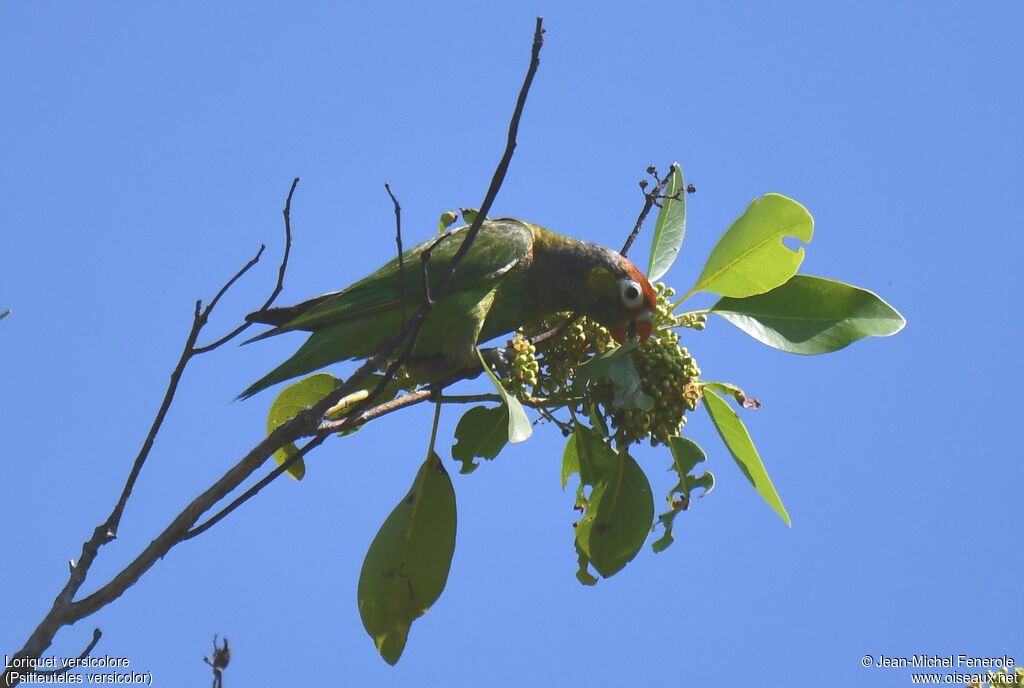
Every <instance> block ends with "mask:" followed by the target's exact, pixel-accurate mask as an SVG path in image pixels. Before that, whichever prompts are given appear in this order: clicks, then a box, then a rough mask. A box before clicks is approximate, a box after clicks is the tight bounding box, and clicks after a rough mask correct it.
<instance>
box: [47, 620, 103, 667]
mask: <svg viewBox="0 0 1024 688" xmlns="http://www.w3.org/2000/svg"><path fill="white" fill-rule="evenodd" d="M102 637H103V631H101V630H100V629H98V628H94V629H92V640H90V641H89V644H88V645H86V646H85V649H84V650H82V653H81V654H79V655H78V659H85V658H86V657H88V656H89V653H90V652H92V651H93V649H94V648H95V647H96V644H97V643H98V642H100V638H102ZM73 666H74V665H73V664H68V665H67V666H63V667H60V668H59V669H48V670H46V671H36V672H35V674H36V675H37V676H60V675H61V674H66V673H68V672H69V671H71V669H72V667H73Z"/></svg>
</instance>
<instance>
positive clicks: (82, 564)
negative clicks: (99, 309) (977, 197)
mask: <svg viewBox="0 0 1024 688" xmlns="http://www.w3.org/2000/svg"><path fill="white" fill-rule="evenodd" d="M543 35H544V30H543V19H542V18H540V17H538V18H537V21H536V26H535V30H534V38H533V48H532V52H531V59H530V66H529V68H528V70H527V74H526V78H525V79H524V82H523V85H522V88H521V89H520V92H519V97H518V99H517V101H516V106H515V110H514V112H513V115H512V119H511V121H510V123H509V130H508V137H507V142H506V146H505V152H504V155H503V156H502V158H501V160H500V162H499V163H498V166H497V168H496V169H495V172H494V175H493V177H492V179H491V184H490V186H489V187H488V190H487V194H486V196H485V197H484V202H483V203H482V204H481V206H480V212H479V214H478V216H477V218H476V219H475V220H474V222H473V223H472V226H471V227H470V228H469V230H468V231H467V232H466V235H465V238H464V239H463V241H462V244H461V245H460V246H459V248H458V250H457V251H456V252H455V254H454V256H453V257H452V259H451V260H450V261H449V262H448V264H447V265H446V266H445V268H444V270H443V271H442V272H441V274H440V275H439V278H438V281H437V283H436V284H434V285H433V292H434V294H440V293H442V292H443V291H444V289H445V287H446V286H447V284H448V282H449V281H450V280H451V278H452V275H454V273H455V271H456V269H457V268H458V266H459V264H460V263H461V262H462V260H463V259H464V258H465V256H466V254H467V253H468V252H469V249H470V247H471V246H472V244H473V241H474V240H475V239H476V236H477V234H479V232H480V228H481V227H482V224H483V220H484V218H486V216H487V213H488V212H489V210H490V208H491V205H492V204H493V202H494V199H495V197H496V196H497V193H498V191H499V189H500V188H501V185H502V183H503V181H504V178H505V175H506V173H507V171H508V167H509V164H510V163H511V158H512V154H513V152H514V150H515V147H516V135H517V133H518V130H519V122H520V120H521V118H522V114H523V109H524V106H525V103H526V98H527V94H528V93H529V89H530V85H531V84H532V82H533V77H534V75H535V74H536V71H537V67H538V65H539V63H540V50H541V47H542V45H543ZM297 183H298V179H297V178H296V179H295V180H294V181H293V182H292V186H291V189H290V190H289V193H288V198H287V201H286V203H285V208H284V211H283V214H284V219H285V230H286V236H287V240H286V246H285V254H284V259H283V260H282V263H281V268H280V270H279V276H278V283H277V286H276V287H275V289H274V291H273V292H272V293H271V295H270V298H268V300H267V302H266V303H265V304H264V306H263V308H264V309H265V308H267V307H268V306H269V305H270V304H271V303H272V302H273V300H274V299H275V298H276V297H277V295H278V294H279V293H280V291H281V288H282V286H283V281H284V274H285V269H286V267H287V260H288V253H289V250H290V246H291V226H290V213H291V199H292V194H293V193H294V191H295V186H296V184H297ZM253 264H255V262H253ZM249 267H251V265H249V266H246V267H244V268H243V269H242V270H240V271H239V273H236V276H235V277H233V278H232V279H231V280H229V284H228V285H226V286H225V287H224V288H223V289H222V290H221V292H218V294H217V295H216V296H215V297H214V299H213V301H211V303H210V305H209V306H208V307H207V308H206V309H205V310H204V309H202V303H201V302H199V301H197V302H196V305H195V312H194V316H193V325H192V328H191V330H190V332H189V336H188V338H187V340H186V344H185V347H184V349H183V352H182V355H181V358H180V359H179V362H178V365H177V366H176V367H175V369H174V371H173V373H172V376H171V382H170V384H169V385H168V389H167V392H166V393H165V396H164V401H163V403H162V404H161V407H160V410H159V411H158V412H157V417H156V419H155V420H154V423H153V425H152V427H151V429H150V432H149V434H148V435H147V437H146V440H145V442H144V443H143V448H142V450H141V451H140V452H139V456H138V457H137V458H136V461H135V463H134V464H133V466H132V470H131V472H130V474H129V477H128V480H127V482H126V484H125V488H124V490H123V491H122V496H121V498H120V499H119V500H118V503H117V505H115V507H114V511H113V512H112V513H111V517H110V518H108V519H107V521H105V522H104V523H103V524H101V525H100V526H99V527H97V528H96V530H95V531H94V533H93V536H92V538H91V539H90V540H89V541H87V542H86V543H85V544H84V545H83V553H82V557H81V558H80V560H79V562H78V564H77V565H73V566H72V567H71V574H70V577H69V580H68V583H67V584H66V585H65V586H64V588H63V589H62V590H61V592H60V593H59V594H58V596H57V598H56V599H55V600H54V603H53V605H52V607H51V609H50V611H49V612H48V613H47V614H46V616H45V617H44V618H43V620H42V621H41V622H40V623H39V625H38V626H37V627H36V629H35V630H34V631H33V633H32V634H31V635H30V636H29V638H28V640H27V641H26V643H25V645H24V646H23V647H22V648H21V650H19V651H18V652H17V653H15V655H14V658H15V659H22V658H38V657H39V656H40V655H41V654H42V653H43V652H44V651H45V650H46V648H48V647H49V646H50V645H51V643H52V642H53V638H54V636H55V635H56V633H57V631H59V630H60V629H61V628H62V627H64V626H67V625H71V624H73V623H75V622H77V621H79V620H80V619H82V618H84V617H86V616H89V615H90V614H93V613H95V612H96V611H97V610H99V609H101V608H102V607H104V606H106V605H107V604H109V603H110V602H112V601H113V600H115V599H117V598H118V597H120V596H121V595H122V594H123V593H124V592H125V591H126V590H127V589H128V588H129V587H131V586H132V585H133V584H134V583H135V582H136V581H138V580H139V578H140V577H141V576H142V575H143V574H144V573H145V572H146V571H148V570H149V569H150V568H151V567H152V566H153V565H154V564H155V563H156V562H157V561H158V560H159V559H160V558H162V557H163V556H164V555H166V554H167V552H168V551H170V549H171V548H173V547H174V546H175V545H177V544H179V543H180V542H183V541H184V540H186V539H189V537H190V535H189V533H190V532H192V530H193V527H194V526H195V524H196V522H197V521H198V520H199V518H200V517H201V516H202V515H203V514H204V513H206V512H207V511H208V510H209V509H211V508H212V507H213V506H214V505H216V504H217V503H218V502H220V501H221V500H222V499H224V498H225V497H226V496H227V495H228V494H230V493H231V492H232V491H233V490H235V489H236V488H237V487H238V486H239V485H240V484H241V483H242V482H243V481H245V480H246V479H247V478H248V477H249V476H250V475H252V474H253V473H254V472H255V471H256V470H257V469H258V468H259V467H260V466H262V465H263V463H264V462H266V460H267V459H268V458H269V457H270V456H271V455H272V454H273V453H274V452H275V451H276V450H277V449H279V448H281V447H282V446H284V445H286V444H288V443H290V442H294V441H295V440H296V439H298V438H299V437H302V436H310V435H314V438H313V439H312V440H311V441H310V442H309V443H307V445H306V446H305V447H303V449H304V450H305V451H309V450H310V449H312V448H314V447H315V446H317V445H319V444H320V443H321V442H323V441H324V440H325V439H326V437H327V436H328V435H329V433H330V430H326V429H322V428H320V427H319V426H320V421H321V419H322V417H323V414H324V413H325V412H326V411H327V410H328V409H330V408H331V407H333V406H334V405H335V404H336V403H337V402H338V401H339V400H341V399H342V398H344V397H345V396H347V395H348V394H351V393H352V392H353V391H354V390H355V388H356V387H357V386H358V385H360V384H362V383H363V382H364V381H365V380H366V379H367V377H368V376H369V375H370V374H371V373H373V372H374V371H375V370H378V369H380V367H381V366H382V365H383V363H384V362H385V361H387V360H389V359H390V358H391V356H392V355H393V354H394V352H395V351H396V350H397V349H398V347H399V346H401V344H402V342H404V341H407V340H414V339H415V336H416V334H417V333H418V332H419V329H420V328H421V327H422V324H423V321H424V319H425V318H426V316H427V314H428V313H429V311H430V308H431V304H430V303H429V301H427V302H425V303H424V304H422V305H421V306H420V307H419V308H418V309H417V311H416V312H415V313H414V314H413V316H412V317H411V318H410V319H409V320H408V321H407V322H406V323H405V324H404V326H403V327H402V328H401V330H400V332H398V333H397V335H396V336H395V337H394V339H393V340H392V341H391V342H389V344H388V345H387V346H385V347H384V348H383V349H381V350H380V351H379V352H378V353H377V354H375V355H374V356H373V357H371V358H370V359H369V360H367V361H366V362H365V363H364V364H363V365H362V366H361V367H360V368H359V369H358V370H356V372H355V373H354V374H353V375H352V376H350V377H349V378H348V379H347V380H346V381H345V382H344V383H343V384H342V385H340V386H339V388H338V389H337V390H335V391H334V392H332V393H331V394H329V395H327V396H326V397H325V398H324V399H322V400H321V401H319V402H318V403H316V404H314V405H313V406H311V407H309V408H307V409H305V410H304V411H302V412H300V413H299V414H298V415H296V417H295V418H293V419H292V420H290V421H288V422H286V423H284V424H282V425H281V426H279V427H278V428H277V429H275V430H274V431H273V432H271V433H270V434H269V435H268V436H267V437H266V438H264V439H263V440H262V441H260V442H259V443H258V444H257V445H256V446H255V447H253V448H252V449H251V450H250V451H249V452H248V453H247V454H246V455H245V456H244V457H242V458H241V459H240V460H239V461H238V462H237V463H236V464H235V465H234V466H232V467H231V468H229V469H228V470H227V472H226V473H225V474H224V475H223V476H221V478H219V479H218V480H217V481H216V482H214V483H213V485H211V486H210V487H209V488H207V489H206V490H205V491H204V492H203V493H202V494H200V495H199V496H197V497H196V498H195V499H193V500H192V501H191V502H190V503H189V504H188V505H187V506H186V507H185V508H184V509H183V510H182V511H181V512H180V513H179V514H178V515H177V516H175V517H174V519H173V520H172V521H171V523H170V524H168V525H167V527H166V528H164V530H163V531H162V532H161V533H160V534H159V535H157V537H156V538H155V539H154V540H152V541H151V542H150V544H149V545H148V546H147V547H146V548H145V549H143V551H142V552H141V553H139V555H138V556H137V557H136V558H135V559H134V560H133V561H132V562H130V563H129V564H128V565H127V566H126V567H125V568H124V569H122V570H121V571H120V572H119V573H117V574H116V575H115V576H114V577H113V578H112V579H111V580H110V581H108V582H107V583H106V584H105V585H103V586H101V587H100V588H99V589H97V590H96V591H95V592H93V593H92V594H90V595H88V596H87V597H85V598H83V599H81V600H77V601H73V600H74V596H75V595H76V593H77V592H78V590H79V589H80V588H81V586H82V584H83V583H84V581H85V577H86V574H87V573H88V569H89V567H90V566H91V564H92V562H93V560H94V559H95V557H96V553H97V552H98V550H99V548H100V546H102V545H103V544H105V543H107V542H110V541H111V540H112V539H113V538H114V537H115V536H116V532H117V527H118V525H119V524H120V520H121V516H122V515H123V512H124V508H125V505H126V504H127V501H128V498H129V497H130V495H131V491H132V488H133V487H134V484H135V482H136V480H137V479H138V475H139V473H140V471H141V469H142V466H143V464H144V463H145V461H146V457H148V455H149V451H150V449H151V448H152V445H153V442H154V440H155V438H156V434H157V432H158V431H159V429H160V426H161V425H162V423H163V420H164V417H165V416H166V413H167V410H168V408H169V407H170V403H171V401H172V400H173V397H174V393H175V391H176V390H177V385H178V382H179V381H180V379H181V376H182V374H183V372H184V369H185V366H186V365H187V363H188V362H189V360H190V359H191V358H192V357H193V356H194V355H196V354H199V353H205V352H207V351H210V350H213V349H215V348H217V347H218V346H220V345H222V344H223V343H225V342H227V341H228V340H230V339H231V338H233V337H234V336H237V335H238V334H239V333H240V332H242V331H243V330H244V329H245V328H246V327H247V326H248V323H246V324H245V325H242V326H240V327H238V328H236V330H235V331H233V332H231V333H229V334H228V335H226V336H225V337H222V338H221V339H220V340H217V341H215V342H213V343H212V344H210V345H207V346H204V347H198V348H197V347H196V346H195V344H196V340H197V337H198V334H199V332H200V330H201V329H202V328H203V326H204V325H205V324H206V322H207V320H208V317H209V315H210V311H211V310H212V307H213V306H214V305H215V304H216V302H217V301H218V300H219V298H220V296H221V295H222V293H223V292H226V290H227V288H229V287H230V286H231V285H232V284H233V283H234V282H235V281H236V280H237V279H238V278H239V277H241V275H242V274H244V272H245V271H247V270H248V269H249ZM400 359H401V357H399V359H396V360H395V361H393V362H392V364H393V365H392V366H389V372H390V375H391V378H392V379H393V375H394V373H395V372H397V366H395V365H394V363H399V362H400ZM387 381H388V378H387V376H386V377H385V384H386V382H387ZM382 389H383V386H382V385H378V389H377V390H375V395H376V394H379V392H380V391H381V390H382ZM433 394H434V392H433V391H427V392H426V394H425V395H424V396H423V397H422V399H426V398H429V397H430V396H431V395H433ZM409 396H410V397H413V398H415V399H416V400H417V401H418V400H422V399H421V398H420V397H418V396H415V393H414V395H409ZM372 399H373V396H370V397H368V399H367V403H369V402H372ZM410 403H414V402H413V401H410V402H407V405H408V404H410ZM385 407H387V404H381V405H380V406H379V407H377V409H376V413H377V415H376V416H372V415H371V414H370V413H369V412H367V413H364V412H363V411H362V410H361V409H358V408H356V409H353V411H352V412H351V413H350V414H348V416H347V419H349V422H351V423H353V424H355V422H356V421H352V420H351V419H353V418H358V422H366V421H367V420H369V419H370V418H371V417H379V416H380V415H384V413H387V412H390V410H395V409H397V408H399V406H397V405H393V406H392V407H391V408H390V410H387V409H385ZM356 414H358V415H356ZM296 460H297V459H296ZM279 469H281V470H280V472H283V470H286V467H285V466H282V467H279ZM280 472H278V471H274V472H272V474H271V475H272V476H273V477H271V475H268V476H267V477H266V478H264V480H265V481H266V482H267V483H269V482H270V481H271V480H273V479H274V478H276V477H277V476H278V475H280ZM275 473H276V474H275ZM261 482H262V481H261ZM254 487H256V486H254ZM260 489H262V488H261V487H260ZM258 491H259V490H258V489H257V490H256V492H258ZM254 494H255V492H254ZM246 499H248V497H246V495H245V494H243V495H242V496H240V497H239V498H238V499H237V500H235V501H236V502H237V503H238V504H239V505H240V504H241V503H243V502H244V501H245V500H246ZM233 504H234V503H233ZM234 508H237V505H236V506H231V505H229V507H228V508H227V510H225V511H223V512H222V514H223V515H220V514H218V515H216V516H214V517H213V518H214V519H216V521H213V519H211V521H212V522H210V521H208V522H207V523H206V524H203V525H201V526H199V528H201V529H202V531H200V532H203V531H205V530H206V529H207V528H209V527H211V526H212V525H213V524H214V523H216V522H217V521H219V520H220V519H221V518H223V517H224V516H226V515H227V514H228V513H230V511H231V510H233V509H234ZM207 524H208V525H207ZM195 534H198V533H195ZM191 537H194V535H192V536H191ZM90 649H91V648H90ZM15 674H16V672H14V670H13V669H12V668H11V667H9V666H8V667H6V668H5V671H4V675H3V682H4V684H5V685H15V684H16V683H18V681H19V679H18V678H17V677H16V675H15Z"/></svg>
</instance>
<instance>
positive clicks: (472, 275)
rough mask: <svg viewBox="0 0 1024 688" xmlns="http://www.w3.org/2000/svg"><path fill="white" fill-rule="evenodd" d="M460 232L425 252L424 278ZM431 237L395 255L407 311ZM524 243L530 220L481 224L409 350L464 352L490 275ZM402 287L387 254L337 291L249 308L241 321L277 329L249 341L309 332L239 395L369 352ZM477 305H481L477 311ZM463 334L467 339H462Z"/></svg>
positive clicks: (517, 255)
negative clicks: (254, 310) (382, 261)
mask: <svg viewBox="0 0 1024 688" xmlns="http://www.w3.org/2000/svg"><path fill="white" fill-rule="evenodd" d="M466 230H467V228H466V227H461V228H459V229H457V230H455V231H453V232H450V233H449V234H448V235H445V236H446V238H444V239H442V240H441V242H440V243H439V244H436V245H435V247H434V249H433V250H432V251H431V253H430V260H429V262H428V264H427V275H428V279H430V281H431V283H436V282H437V280H438V279H439V277H440V274H441V272H442V271H443V270H444V269H445V266H447V265H448V263H449V262H450V261H451V259H452V257H453V256H454V255H455V252H456V251H458V248H459V246H460V244H461V242H462V240H463V239H464V238H465V236H466ZM436 241H437V238H436V237H435V238H434V239H431V240H430V241H426V242H424V243H422V244H420V245H419V246H416V247H414V248H411V249H409V250H408V251H406V252H405V253H404V254H403V262H404V264H405V270H404V271H405V279H404V290H405V303H406V316H407V317H408V315H411V314H412V313H414V312H415V311H416V309H417V308H419V306H420V304H422V303H423V270H422V267H421V262H420V256H421V255H422V253H423V251H424V250H426V249H427V248H428V247H429V246H431V245H432V244H434V242H436ZM532 249H533V231H532V230H531V228H530V225H527V224H526V223H524V222H520V221H519V220H512V219H499V220H488V221H487V222H485V223H484V225H483V227H481V230H480V233H479V234H478V235H477V237H476V240H475V241H474V242H473V245H472V246H471V247H470V250H469V253H468V254H467V255H466V257H465V259H463V261H462V262H461V263H460V264H459V267H458V269H457V270H456V271H455V274H454V275H453V276H452V279H451V281H450V282H449V283H448V287H447V288H446V289H445V291H444V293H443V295H442V296H441V298H440V299H439V300H438V301H437V302H436V303H435V305H434V308H433V310H432V311H431V313H430V316H429V317H428V318H427V320H426V322H425V323H424V326H423V329H422V330H421V332H420V337H419V338H418V339H417V344H416V350H415V352H414V355H417V356H419V355H424V356H429V355H430V354H435V353H436V354H444V355H449V357H451V358H457V357H458V356H457V354H458V353H464V352H462V351H461V350H462V349H466V350H467V351H470V352H471V351H472V347H473V345H474V344H475V338H476V336H477V335H478V334H479V332H480V327H481V326H482V323H483V319H484V318H485V317H486V311H487V310H488V308H489V306H490V303H491V301H492V299H493V290H494V288H495V287H496V286H497V281H498V280H499V279H500V278H501V276H502V275H504V274H506V273H507V272H508V271H510V270H512V269H513V268H515V267H516V266H517V265H519V264H520V263H521V262H522V261H523V259H524V258H527V257H528V256H529V255H530V252H531V251H532ZM402 290H403V280H402V278H401V276H400V272H399V267H398V259H397V258H395V259H394V260H392V261H390V262H389V263H388V264H387V265H385V266H384V267H382V268H380V269H379V270H377V271H376V272H374V273H373V274H371V275H369V276H367V277H365V278H364V279H361V280H359V281H358V282H356V283H355V284H353V285H352V286H350V287H348V288H347V289H344V290H342V291H340V292H334V293H331V294H324V295H322V296H318V297H316V298H313V299H310V300H309V301H306V302H304V303H301V304H298V305H297V306H291V307H288V308H277V309H271V310H269V311H261V312H258V313H253V314H251V315H250V316H249V319H250V320H252V321H254V322H268V323H271V324H274V325H277V327H275V328H273V329H271V330H269V331H267V332H265V333H263V334H262V335H260V336H258V337H255V338H254V339H252V340H250V341H255V340H256V339H263V338H265V337H269V336H273V335H277V334H280V333H282V332H289V331H292V330H310V331H312V332H313V334H312V336H310V338H309V339H308V340H307V341H306V342H305V343H304V344H303V345H302V346H301V347H300V348H299V350H298V351H296V352H295V354H294V355H293V356H292V357H291V358H289V359H288V360H287V361H285V362H284V363H282V364H281V365H279V366H278V367H277V368H275V369H274V370H272V371H271V372H270V373H268V374H267V375H265V376H264V377H263V378H261V379H260V380H258V381H257V382H256V383H254V384H253V385H252V386H251V387H249V389H247V390H245V392H243V393H242V395H241V396H242V397H249V396H251V395H253V394H255V393H257V392H259V391H261V390H263V389H265V388H267V387H269V386H271V385H274V384H277V383H278V382H281V381H283V380H287V379H290V378H293V377H297V376H299V375H303V374H305V373H309V372H312V371H314V370H318V369H320V368H323V367H324V366H327V365H330V364H331V363H335V362H337V361H342V360H345V359H351V358H366V357H369V356H371V355H373V354H374V353H375V352H376V351H378V350H379V349H380V348H381V347H382V346H384V345H385V344H386V343H387V342H388V341H390V340H391V339H392V338H393V337H394V336H395V335H396V334H397V333H398V331H399V330H400V329H401V326H402V322H401V319H402V316H401V302H402ZM481 308H483V311H482V312H478V311H480V309H481ZM467 338H468V339H471V340H473V341H463V340H467ZM435 349H436V351H435ZM456 350H458V351H456ZM453 354H455V355H454V356H453Z"/></svg>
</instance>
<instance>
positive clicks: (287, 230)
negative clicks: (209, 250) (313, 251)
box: [194, 177, 299, 354]
mask: <svg viewBox="0 0 1024 688" xmlns="http://www.w3.org/2000/svg"><path fill="white" fill-rule="evenodd" d="M298 185H299V178H298V177H296V178H295V179H293V180H292V185H291V187H290V188H289V189H288V197H287V198H286V199H285V202H284V209H283V210H282V211H281V214H282V215H284V252H283V253H282V255H281V264H280V265H279V266H278V268H277V283H276V284H275V285H274V289H273V290H272V291H271V292H270V296H268V297H267V300H266V301H264V302H263V305H262V306H260V307H259V309H257V311H256V312H257V313H258V312H260V311H265V310H267V309H268V308H270V306H271V304H273V303H274V301H275V300H276V299H277V297H278V295H279V294H280V293H281V290H282V289H284V274H285V272H286V271H287V270H288V257H289V256H290V255H291V252H292V196H293V195H295V187H296V186H298ZM263 248H264V245H263V244H260V252H259V253H257V254H256V258H255V259H254V260H253V261H252V265H255V264H256V261H258V260H259V259H260V255H261V254H262V253H263ZM252 265H247V266H246V267H245V268H243V269H242V271H241V273H240V274H238V275H237V276H236V277H235V278H234V279H238V277H241V276H242V273H244V272H245V271H246V270H248V269H249V268H250V267H252ZM232 281H234V280H232ZM227 286H230V284H228V285H227ZM222 291H226V288H225V289H224V290H222ZM220 296H221V295H220V294H218V295H217V296H216V297H215V298H214V300H213V301H211V302H210V305H209V306H207V310H210V309H212V308H213V305H214V304H215V303H216V302H217V300H218V299H219V298H220ZM252 323H253V321H246V322H244V323H242V324H241V325H239V326H238V327H236V328H235V329H233V330H231V331H230V332H228V333H227V334H226V335H224V336H223V337H221V338H220V339H218V340H216V341H214V342H211V343H209V344H206V345H204V346H200V347H196V349H195V351H194V353H196V354H205V353H207V352H208V351H213V350H214V349H216V348H219V347H221V346H223V345H225V344H227V343H228V342H230V341H231V340H232V339H234V338H235V337H237V336H238V335H240V334H242V333H243V332H245V330H247V329H248V328H249V326H250V325H252Z"/></svg>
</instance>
